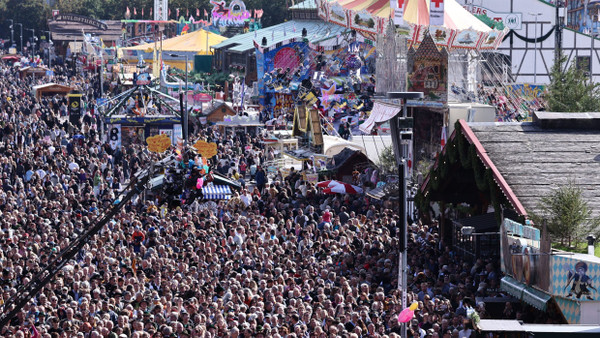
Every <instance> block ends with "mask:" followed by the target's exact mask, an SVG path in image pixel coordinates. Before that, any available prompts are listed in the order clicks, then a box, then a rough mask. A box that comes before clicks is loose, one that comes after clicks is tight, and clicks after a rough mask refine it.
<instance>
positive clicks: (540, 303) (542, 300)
mask: <svg viewBox="0 0 600 338" xmlns="http://www.w3.org/2000/svg"><path fill="white" fill-rule="evenodd" d="M550 298H552V296H550V295H549V294H547V293H545V292H543V291H540V290H537V289H534V288H532V287H531V286H528V287H526V288H525V290H523V298H522V300H523V301H524V302H525V303H527V304H529V305H531V306H533V307H535V308H536V309H538V310H541V311H546V308H547V307H548V301H549V300H550Z"/></svg>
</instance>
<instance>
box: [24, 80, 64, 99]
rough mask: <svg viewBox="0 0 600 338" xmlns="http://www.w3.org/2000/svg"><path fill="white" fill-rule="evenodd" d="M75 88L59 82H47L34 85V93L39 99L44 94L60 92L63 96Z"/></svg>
mask: <svg viewBox="0 0 600 338" xmlns="http://www.w3.org/2000/svg"><path fill="white" fill-rule="evenodd" d="M72 90H73V88H72V87H69V86H65V85H61V84H58V83H54V82H51V83H45V84H42V85H38V86H33V90H32V93H33V95H34V96H35V97H36V98H37V99H38V100H39V99H40V98H41V97H42V96H45V95H55V94H59V95H62V96H65V95H67V94H68V93H70V92H71V91H72Z"/></svg>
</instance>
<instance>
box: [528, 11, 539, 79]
mask: <svg viewBox="0 0 600 338" xmlns="http://www.w3.org/2000/svg"><path fill="white" fill-rule="evenodd" d="M529 15H531V16H533V17H535V27H534V32H535V33H534V35H535V42H534V45H533V46H534V50H535V54H534V58H533V84H536V83H537V39H538V34H537V26H538V16H540V15H542V13H529Z"/></svg>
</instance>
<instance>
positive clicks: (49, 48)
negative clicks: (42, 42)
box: [42, 31, 54, 77]
mask: <svg viewBox="0 0 600 338" xmlns="http://www.w3.org/2000/svg"><path fill="white" fill-rule="evenodd" d="M42 32H44V33H46V34H48V68H49V69H50V71H52V55H51V52H52V46H53V45H54V42H52V38H51V37H50V31H42ZM50 77H52V75H50Z"/></svg>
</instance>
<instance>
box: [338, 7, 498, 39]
mask: <svg viewBox="0 0 600 338" xmlns="http://www.w3.org/2000/svg"><path fill="white" fill-rule="evenodd" d="M405 1H406V5H405V8H404V21H406V22H409V23H412V24H415V25H422V26H428V25H429V8H430V2H429V1H427V0H405ZM334 2H336V1H331V2H330V3H334ZM337 3H339V4H340V5H341V6H342V7H344V8H345V9H349V10H353V11H355V12H360V11H362V10H366V11H367V12H369V13H371V14H373V15H375V16H378V17H381V18H389V17H390V14H391V8H390V2H389V1H385V0H338V1H337ZM444 27H446V28H449V29H474V30H476V31H480V32H489V31H491V30H492V29H491V28H490V27H488V26H487V25H486V24H484V23H483V22H482V21H481V20H479V19H477V18H476V17H475V16H473V14H471V13H469V11H467V10H466V9H464V8H463V6H461V5H460V4H459V3H458V2H456V0H444Z"/></svg>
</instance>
